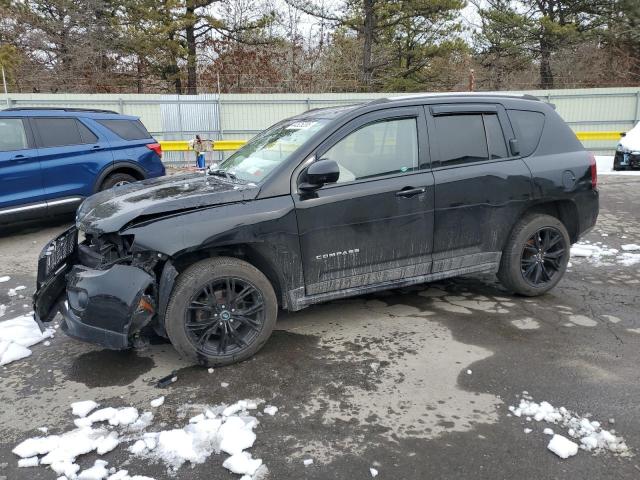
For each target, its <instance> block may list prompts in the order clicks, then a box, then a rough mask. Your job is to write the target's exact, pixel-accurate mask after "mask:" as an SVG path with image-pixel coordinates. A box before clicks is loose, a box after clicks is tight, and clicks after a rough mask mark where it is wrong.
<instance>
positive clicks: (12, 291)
mask: <svg viewBox="0 0 640 480" xmlns="http://www.w3.org/2000/svg"><path fill="white" fill-rule="evenodd" d="M26 288H27V287H25V286H24V285H18V286H17V287H16V288H10V289H9V291H8V292H7V295H9V296H10V297H15V296H16V295H18V292H19V291H20V290H25V289H26Z"/></svg>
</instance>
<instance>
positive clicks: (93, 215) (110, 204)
mask: <svg viewBox="0 0 640 480" xmlns="http://www.w3.org/2000/svg"><path fill="white" fill-rule="evenodd" d="M258 191H259V187H257V186H256V185H255V184H253V183H249V184H247V183H244V182H242V181H239V180H232V179H229V178H223V177H217V176H212V175H207V176H205V175H203V174H197V173H196V174H188V175H175V176H170V177H161V178H153V179H148V180H143V181H141V182H136V183H130V184H128V185H123V186H121V187H114V188H112V189H110V190H105V191H103V192H99V193H96V194H95V195H92V196H91V197H89V198H87V199H86V200H85V201H84V202H83V203H82V205H80V208H79V209H78V213H77V215H76V225H77V226H78V228H79V229H80V230H82V231H84V232H87V233H109V232H116V231H118V230H120V229H122V227H124V226H125V225H127V224H129V223H130V222H132V221H134V220H135V219H137V218H139V217H144V218H153V217H155V216H161V215H163V214H170V213H172V212H177V211H184V210H193V209H198V208H206V207H211V206H215V205H222V204H225V203H234V202H242V201H247V200H253V199H255V198H256V195H257V194H258Z"/></svg>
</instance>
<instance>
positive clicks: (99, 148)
mask: <svg viewBox="0 0 640 480" xmlns="http://www.w3.org/2000/svg"><path fill="white" fill-rule="evenodd" d="M91 150H102V147H101V146H100V145H94V146H93V147H91Z"/></svg>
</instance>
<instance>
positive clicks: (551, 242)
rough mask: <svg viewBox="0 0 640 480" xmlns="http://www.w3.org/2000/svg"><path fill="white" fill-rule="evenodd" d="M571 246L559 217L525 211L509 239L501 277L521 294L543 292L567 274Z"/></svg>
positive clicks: (502, 263) (503, 282)
mask: <svg viewBox="0 0 640 480" xmlns="http://www.w3.org/2000/svg"><path fill="white" fill-rule="evenodd" d="M570 248H571V241H570V239H569V233H568V232H567V229H566V227H565V226H564V224H563V223H562V222H561V221H560V220H558V219H557V218H556V217H552V216H551V215H543V214H530V215H526V216H525V217H523V218H522V219H520V221H518V223H517V224H516V225H515V227H514V228H513V231H512V232H511V235H510V236H509V239H508V240H507V244H506V246H505V248H504V250H503V252H502V259H501V261H500V269H499V270H498V278H499V279H500V281H501V282H502V284H503V285H504V286H505V287H507V288H508V289H509V290H512V291H513V292H515V293H518V294H520V295H526V296H529V297H533V296H537V295H542V294H543V293H546V292H548V291H549V290H551V289H552V288H553V287H555V286H556V285H557V283H558V282H559V281H560V279H561V278H562V276H563V275H564V272H565V271H566V269H567V263H569V255H570Z"/></svg>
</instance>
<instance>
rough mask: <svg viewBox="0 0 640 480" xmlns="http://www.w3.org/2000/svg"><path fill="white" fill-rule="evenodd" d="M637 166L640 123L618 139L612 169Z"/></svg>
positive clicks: (639, 149) (638, 165)
mask: <svg viewBox="0 0 640 480" xmlns="http://www.w3.org/2000/svg"><path fill="white" fill-rule="evenodd" d="M638 167H640V123H638V124H637V125H636V126H635V127H633V128H632V129H631V130H629V131H628V132H627V133H626V134H625V135H624V136H623V137H622V138H621V139H620V141H619V142H618V146H617V147H616V154H615V156H614V157H613V169H614V170H627V169H628V168H638Z"/></svg>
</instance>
